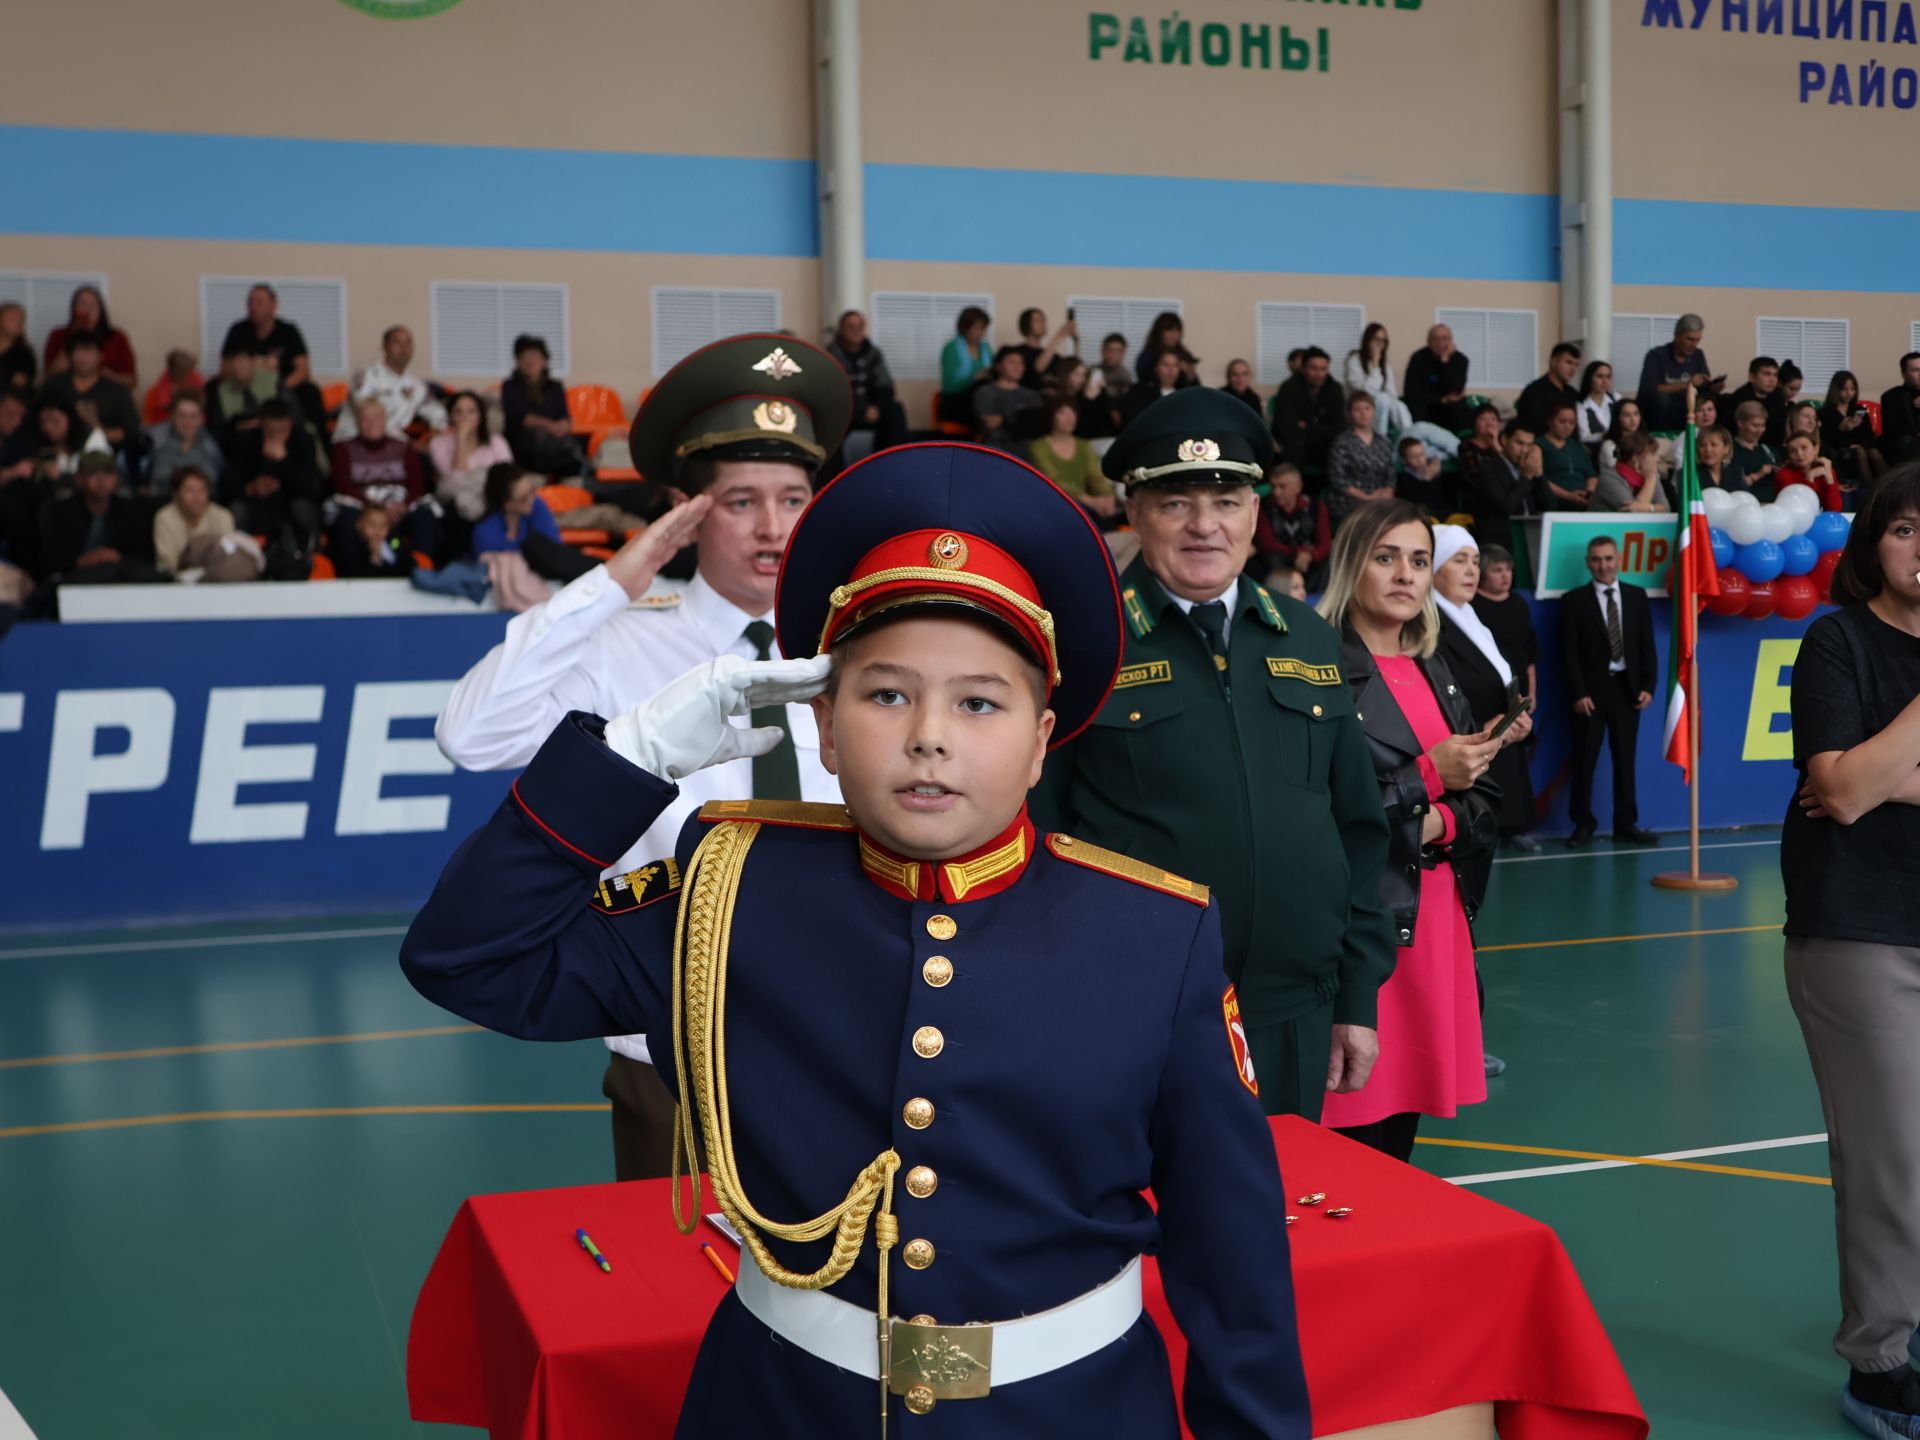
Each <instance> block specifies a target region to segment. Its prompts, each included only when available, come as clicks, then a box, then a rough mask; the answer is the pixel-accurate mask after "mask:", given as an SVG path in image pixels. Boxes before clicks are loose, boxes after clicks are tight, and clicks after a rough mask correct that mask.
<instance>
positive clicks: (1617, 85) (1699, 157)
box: [1613, 0, 1920, 353]
mask: <svg viewBox="0 0 1920 1440" xmlns="http://www.w3.org/2000/svg"><path fill="white" fill-rule="evenodd" d="M1747 8H1748V9H1749V10H1750V11H1751V10H1754V9H1756V8H1757V3H1756V4H1751V5H1749V6H1748V7H1747ZM1860 8H1861V7H1860V5H1859V3H1855V5H1854V6H1853V9H1854V12H1855V17H1856V20H1858V17H1859V13H1860ZM1888 8H1889V9H1898V4H1897V0H1896V3H1895V4H1893V5H1891V6H1889V7H1888ZM1681 9H1682V11H1683V12H1684V14H1685V15H1686V16H1687V17H1688V18H1689V19H1690V18H1691V17H1692V15H1693V4H1692V3H1691V0H1683V3H1682V5H1681ZM1794 9H1795V0H1787V3H1786V6H1785V13H1786V15H1787V16H1788V17H1789V18H1790V17H1791V16H1792V14H1793V11H1794ZM1643 13H1644V7H1643V5H1642V3H1641V0H1615V4H1614V29H1613V42H1614V43H1613V65H1614V99H1613V120H1614V134H1613V164H1614V193H1615V194H1616V195H1620V196H1622V197H1627V196H1634V197H1642V198H1648V199H1663V200H1710V201H1725V202H1738V203H1745V204H1764V205H1826V206H1859V207H1862V208H1866V209H1886V208H1904V209H1912V208H1914V206H1915V205H1916V203H1917V202H1920V186H1916V185H1915V184H1912V183H1906V184H1901V183H1900V177H1902V176H1904V175H1911V173H1912V171H1913V167H1912V166H1911V165H1903V164H1902V163H1901V160H1902V158H1903V157H1905V156H1907V155H1908V154H1910V153H1911V151H1912V148H1913V144H1914V138H1915V135H1916V133H1920V131H1916V125H1920V111H1913V110H1896V109H1894V108H1893V105H1892V101H1891V99H1889V101H1888V103H1887V105H1886V108H1884V109H1860V108H1858V107H1853V106H1837V105H1829V104H1827V103H1826V100H1825V97H1824V96H1821V97H1819V98H1818V99H1817V100H1816V102H1815V103H1812V104H1807V105H1802V104H1801V103H1800V86H1799V74H1800V62H1801V61H1802V60H1814V61H1818V62H1820V63H1822V64H1824V65H1826V66H1827V67H1828V68H1829V69H1831V68H1832V67H1834V66H1836V65H1846V66H1847V67H1849V69H1850V70H1852V71H1853V72H1854V74H1853V76H1851V77H1850V80H1851V79H1857V76H1858V67H1860V66H1861V65H1864V64H1867V63H1869V62H1872V61H1878V62H1879V63H1880V64H1882V65H1884V66H1885V67H1887V69H1888V70H1889V72H1891V71H1892V69H1894V68H1895V67H1897V66H1903V65H1904V66H1907V67H1909V68H1911V67H1913V66H1915V65H1916V64H1920V51H1916V50H1914V48H1913V47H1911V46H1892V45H1872V44H1865V43H1862V42H1861V41H1859V40H1851V41H1847V40H1807V39H1803V38H1796V37H1794V36H1792V35H1791V34H1788V35H1755V34H1746V35H1742V34H1740V33H1739V32H1738V31H1735V32H1733V33H1731V34H1728V33H1723V32H1722V31H1721V29H1720V28H1719V27H1720V18H1721V13H1722V10H1721V5H1720V3H1719V0H1716V3H1715V4H1714V6H1713V9H1712V10H1711V12H1709V14H1708V16H1707V19H1706V23H1705V24H1704V25H1702V26H1701V28H1700V29H1698V30H1688V29H1678V30H1676V29H1670V28H1660V27H1652V28H1650V27H1646V26H1643V25H1642V24H1641V23H1640V22H1641V18H1642V16H1643ZM1821 13H1822V14H1823V15H1824V13H1825V6H1824V4H1823V5H1822V7H1821ZM1889 23H1891V22H1889ZM1889 182H1892V183H1891V184H1890V183H1889ZM1787 313H1789V314H1795V315H1798V314H1808V315H1813V314H1825V313H1827V312H1825V311H1814V310H1808V311H1798V310H1794V311H1789V312H1787ZM1855 313H1857V314H1862V318H1863V319H1864V318H1865V316H1864V314H1863V313H1862V312H1855ZM1903 348H1904V347H1903ZM1896 353H1898V352H1896Z"/></svg>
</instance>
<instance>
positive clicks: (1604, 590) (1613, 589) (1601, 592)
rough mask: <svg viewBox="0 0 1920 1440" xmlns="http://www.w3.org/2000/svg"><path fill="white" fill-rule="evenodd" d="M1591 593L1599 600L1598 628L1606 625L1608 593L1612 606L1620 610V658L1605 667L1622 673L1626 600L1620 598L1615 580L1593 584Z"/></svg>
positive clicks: (1624, 662) (1624, 666) (1624, 650)
mask: <svg viewBox="0 0 1920 1440" xmlns="http://www.w3.org/2000/svg"><path fill="white" fill-rule="evenodd" d="M1593 595H1594V599H1596V600H1598V601H1599V602H1600V628H1601V629H1602V630H1604V629H1606V627H1607V596H1608V595H1612V596H1613V603H1614V607H1615V608H1616V609H1617V610H1618V611H1619V612H1620V658H1619V659H1618V660H1615V661H1613V662H1612V663H1611V664H1610V665H1608V666H1607V669H1608V670H1609V671H1610V672H1611V673H1612V674H1615V675H1624V674H1625V673H1626V670H1627V606H1626V602H1625V601H1624V600H1622V599H1621V598H1620V582H1619V581H1618V580H1616V581H1614V582H1613V584H1611V585H1600V584H1595V585H1594V587H1593Z"/></svg>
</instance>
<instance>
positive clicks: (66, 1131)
mask: <svg viewBox="0 0 1920 1440" xmlns="http://www.w3.org/2000/svg"><path fill="white" fill-rule="evenodd" d="M612 1108H613V1107H612V1106H611V1105H603V1104H591V1103H587V1102H584V1101H582V1102H579V1103H563V1104H553V1105H361V1106H355V1107H352V1108H345V1109H343V1108H335V1107H328V1108H325V1109H317V1108H316V1109H302V1110H192V1111H187V1112H186V1113H184V1114H179V1115H124V1116H121V1117H120V1118H119V1119H116V1120H70V1121H67V1122H66V1123H64V1124H60V1125H16V1126H14V1127H13V1128H12V1129H8V1130H0V1140H18V1139H20V1138H22V1137H23V1136H27V1135H73V1134H77V1133H79V1132H81V1131H85V1130H132V1129H136V1128H139V1127H140V1126H145V1125H192V1124H195V1123H197V1122H199V1121H203V1120H332V1119H338V1118H340V1117H342V1116H350V1115H574V1114H590V1113H593V1112H595V1111H598V1112H599V1113H601V1114H605V1113H606V1112H607V1111H609V1110H611V1109H612Z"/></svg>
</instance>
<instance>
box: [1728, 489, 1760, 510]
mask: <svg viewBox="0 0 1920 1440" xmlns="http://www.w3.org/2000/svg"><path fill="white" fill-rule="evenodd" d="M1732 499H1733V503H1734V504H1735V505H1737V506H1739V507H1740V508H1741V509H1742V510H1758V509H1759V508H1760V497H1759V496H1758V495H1756V494H1754V493H1753V492H1752V491H1751V490H1735V491H1734V492H1733V495H1732Z"/></svg>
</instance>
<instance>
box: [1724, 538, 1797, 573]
mask: <svg viewBox="0 0 1920 1440" xmlns="http://www.w3.org/2000/svg"><path fill="white" fill-rule="evenodd" d="M1785 564H1786V556H1784V555H1782V554H1781V553H1780V547H1779V546H1778V545H1776V544H1774V543H1773V541H1771V540H1756V541H1754V542H1753V544H1751V545H1741V546H1738V547H1736V548H1735V550H1734V552H1733V568H1734V569H1736V570H1738V571H1739V572H1740V573H1741V574H1742V575H1744V576H1746V577H1747V579H1749V580H1753V581H1756V582H1765V581H1768V580H1775V579H1778V578H1779V576H1780V569H1781V567H1782V566H1783V565H1785Z"/></svg>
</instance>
